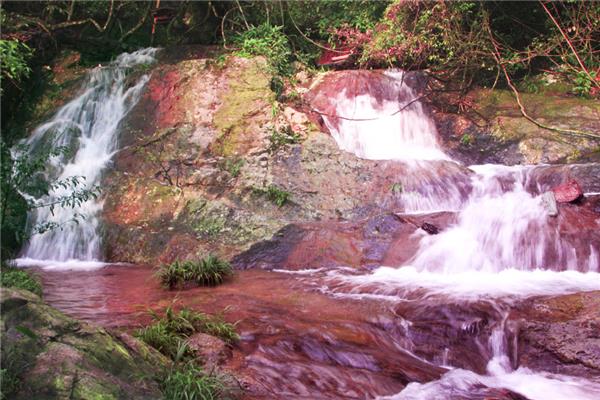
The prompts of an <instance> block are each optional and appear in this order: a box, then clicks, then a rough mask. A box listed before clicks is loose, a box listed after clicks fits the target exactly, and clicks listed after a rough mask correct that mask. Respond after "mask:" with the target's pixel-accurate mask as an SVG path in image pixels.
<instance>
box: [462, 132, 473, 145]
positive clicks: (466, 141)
mask: <svg viewBox="0 0 600 400" xmlns="http://www.w3.org/2000/svg"><path fill="white" fill-rule="evenodd" d="M460 144H461V145H463V146H465V147H469V146H471V145H472V144H473V135H471V134H469V133H465V134H463V135H462V136H461V137H460Z"/></svg>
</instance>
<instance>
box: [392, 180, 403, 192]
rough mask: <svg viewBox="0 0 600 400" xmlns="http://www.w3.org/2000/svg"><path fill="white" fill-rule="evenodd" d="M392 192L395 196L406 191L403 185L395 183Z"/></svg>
mask: <svg viewBox="0 0 600 400" xmlns="http://www.w3.org/2000/svg"><path fill="white" fill-rule="evenodd" d="M390 191H391V192H392V193H393V194H400V193H402V192H403V191H404V188H403V187H402V184H401V183H399V182H395V183H393V184H392V186H390Z"/></svg>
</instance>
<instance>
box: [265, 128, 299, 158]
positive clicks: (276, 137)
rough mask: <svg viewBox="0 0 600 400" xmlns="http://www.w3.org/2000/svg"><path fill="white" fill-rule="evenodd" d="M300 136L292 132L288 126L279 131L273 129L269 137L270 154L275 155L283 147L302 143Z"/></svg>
mask: <svg viewBox="0 0 600 400" xmlns="http://www.w3.org/2000/svg"><path fill="white" fill-rule="evenodd" d="M300 139H301V137H300V135H298V134H297V133H296V132H294V131H293V130H292V128H291V127H290V126H289V125H286V126H284V127H282V128H281V129H279V131H277V130H275V129H271V135H270V136H269V143H270V144H269V148H268V150H269V153H271V154H273V153H275V152H276V151H277V150H279V149H280V148H281V147H283V146H285V145H288V144H296V143H300Z"/></svg>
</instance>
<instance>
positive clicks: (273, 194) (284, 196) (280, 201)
mask: <svg viewBox="0 0 600 400" xmlns="http://www.w3.org/2000/svg"><path fill="white" fill-rule="evenodd" d="M252 191H253V192H254V193H255V194H257V195H261V196H266V197H267V198H268V199H269V201H271V202H272V203H274V204H276V205H277V206H278V207H283V206H284V205H285V204H286V203H287V202H289V199H290V197H291V193H289V192H286V191H285V190H283V189H280V188H278V187H277V186H275V185H269V186H267V187H266V188H258V187H254V188H252Z"/></svg>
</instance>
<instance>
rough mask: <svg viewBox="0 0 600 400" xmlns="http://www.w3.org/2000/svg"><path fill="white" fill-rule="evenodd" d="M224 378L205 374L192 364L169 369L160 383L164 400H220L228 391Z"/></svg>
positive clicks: (212, 373) (213, 374)
mask: <svg viewBox="0 0 600 400" xmlns="http://www.w3.org/2000/svg"><path fill="white" fill-rule="evenodd" d="M225 380H226V379H225V377H224V376H222V375H220V374H217V373H215V372H211V373H208V374H207V373H206V372H205V371H204V370H203V369H201V368H199V367H198V366H197V365H196V364H194V363H185V364H183V365H180V366H176V367H173V368H171V370H170V371H169V372H168V374H167V376H166V377H165V379H164V380H163V382H162V390H163V395H164V398H165V399H169V400H190V399H198V400H200V399H220V398H222V396H223V395H224V394H225V393H226V392H227V391H228V390H229V388H228V385H227V384H226V383H225Z"/></svg>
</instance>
